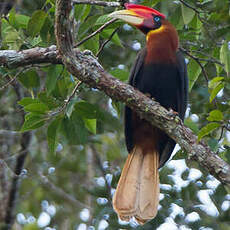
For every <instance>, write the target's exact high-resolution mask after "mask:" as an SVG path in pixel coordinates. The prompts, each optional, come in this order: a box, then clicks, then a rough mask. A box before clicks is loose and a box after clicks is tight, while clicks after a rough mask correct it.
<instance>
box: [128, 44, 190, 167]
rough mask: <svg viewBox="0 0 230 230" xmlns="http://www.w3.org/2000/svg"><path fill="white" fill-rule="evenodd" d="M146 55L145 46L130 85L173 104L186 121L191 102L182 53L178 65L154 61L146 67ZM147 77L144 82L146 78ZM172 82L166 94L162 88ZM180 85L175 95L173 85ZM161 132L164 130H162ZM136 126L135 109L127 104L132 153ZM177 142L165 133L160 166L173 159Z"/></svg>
mask: <svg viewBox="0 0 230 230" xmlns="http://www.w3.org/2000/svg"><path fill="white" fill-rule="evenodd" d="M145 55H146V48H144V49H143V50H142V51H141V52H140V53H139V55H138V56H137V59H136V61H135V63H134V65H133V68H132V70H131V74H130V78H129V84H130V85H132V86H134V87H136V88H138V89H139V90H140V91H142V92H143V93H149V94H150V95H151V96H152V97H154V98H155V99H156V100H157V101H158V102H160V103H161V105H162V106H164V107H166V108H167V109H169V108H171V107H170V106H172V105H173V106H174V107H172V109H173V110H175V111H177V112H178V114H179V116H180V118H181V119H182V120H183V119H184V115H185V111H186V107H187V101H188V78H187V69H186V63H185V59H184V57H183V55H182V54H181V52H179V51H178V52H177V54H176V60H177V64H176V65H175V64H173V65H169V66H165V65H164V64H159V63H158V64H151V65H150V66H147V67H146V66H144V59H145ZM143 79H144V81H143ZM167 84H168V87H169V88H168V89H169V90H168V89H166V90H165V91H164V92H163V93H162V87H163V88H164V87H165V86H167ZM172 84H176V86H177V88H178V87H179V89H177V91H176V94H175V95H174V96H172V95H171V94H172V91H171V92H170V90H172V89H170V86H171V85H172ZM159 132H161V131H160V130H159ZM133 133H134V132H133V127H132V110H131V109H130V108H128V107H127V106H126V107H125V140H126V146H127V150H128V152H131V150H132V148H133V147H134V143H133ZM175 144H176V143H175V141H174V140H172V139H171V138H169V137H168V136H167V135H166V134H163V135H162V137H161V139H160V143H159V152H160V167H162V166H163V165H164V164H165V162H166V161H167V160H168V159H169V158H170V156H171V153H172V151H173V149H174V147H175Z"/></svg>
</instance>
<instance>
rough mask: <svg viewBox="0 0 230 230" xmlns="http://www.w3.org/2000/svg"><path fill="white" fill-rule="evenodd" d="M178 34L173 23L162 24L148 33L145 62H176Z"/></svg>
mask: <svg viewBox="0 0 230 230" xmlns="http://www.w3.org/2000/svg"><path fill="white" fill-rule="evenodd" d="M178 43H179V42H178V35H177V32H176V30H175V28H174V27H173V26H172V25H171V24H169V23H168V24H166V25H162V26H161V27H160V28H159V29H157V30H152V31H150V32H149V33H148V34H147V35H146V46H147V55H146V58H145V63H174V62H175V61H176V51H177V49H178Z"/></svg>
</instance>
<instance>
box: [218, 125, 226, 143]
mask: <svg viewBox="0 0 230 230" xmlns="http://www.w3.org/2000/svg"><path fill="white" fill-rule="evenodd" d="M224 128H225V126H222V128H221V133H220V138H219V140H218V142H219V141H220V140H221V139H222V137H223V134H224Z"/></svg>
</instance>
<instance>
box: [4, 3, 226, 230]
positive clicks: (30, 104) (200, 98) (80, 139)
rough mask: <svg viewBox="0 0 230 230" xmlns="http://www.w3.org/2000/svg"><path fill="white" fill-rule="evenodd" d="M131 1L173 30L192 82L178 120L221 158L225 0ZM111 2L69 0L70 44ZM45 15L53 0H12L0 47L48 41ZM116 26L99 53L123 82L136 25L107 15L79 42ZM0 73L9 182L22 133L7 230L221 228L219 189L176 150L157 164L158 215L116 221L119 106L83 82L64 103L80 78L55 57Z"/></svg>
mask: <svg viewBox="0 0 230 230" xmlns="http://www.w3.org/2000/svg"><path fill="white" fill-rule="evenodd" d="M139 2H140V3H141V4H145V5H148V6H152V7H154V8H156V9H158V10H160V11H161V12H163V13H165V14H166V15H167V16H168V18H169V20H170V21H171V22H172V23H173V24H174V26H175V27H176V28H177V30H178V33H179V36H180V44H181V48H182V50H184V51H185V56H186V58H187V62H188V72H189V81H190V90H191V91H190V96H189V98H190V99H189V109H188V111H187V113H186V114H187V115H186V116H187V118H186V120H185V123H186V125H187V126H189V127H190V128H191V129H192V130H193V131H194V132H195V133H196V134H197V135H198V137H199V138H203V137H204V140H205V141H206V142H207V143H208V144H209V146H210V147H211V148H212V149H213V150H214V151H215V152H217V154H219V156H220V157H222V158H223V159H225V160H226V161H228V162H229V163H230V153H229V152H230V148H229V142H230V132H229V130H230V127H229V118H230V107H229V105H230V102H229V98H230V84H229V82H230V78H229V77H230V74H229V72H230V51H229V46H230V44H229V38H230V17H229V2H228V1H227V0H199V1H198V0H197V1H196V0H191V1H186V2H185V1H182V0H181V1H170V0H162V1H160V0H151V1H139ZM114 10H115V9H114V8H109V7H100V6H90V5H83V4H82V5H75V6H74V8H73V16H72V17H73V18H72V20H73V21H74V25H75V27H74V31H73V33H74V34H75V39H76V43H77V42H79V41H81V40H82V39H83V38H85V37H86V36H87V35H89V34H90V33H92V32H93V31H95V30H96V29H98V28H99V27H100V26H101V25H103V24H104V23H105V22H106V21H108V18H107V17H106V14H108V13H110V12H112V11H114ZM54 14H55V2H54V1H53V0H47V1H43V0H39V1H33V2H32V1H28V0H22V1H18V3H17V4H16V5H15V6H14V7H13V8H12V9H11V10H10V12H9V14H7V15H6V16H2V19H1V50H9V49H14V50H23V49H29V48H32V47H37V46H40V47H47V46H50V45H54V44H55V36H54ZM117 28H118V30H117V32H116V33H115V34H114V36H113V37H112V39H111V41H110V42H109V43H108V44H107V45H106V46H105V47H104V49H103V50H102V52H100V53H99V55H98V58H99V60H100V63H102V65H103V67H104V68H105V69H106V70H107V71H108V72H110V73H111V74H113V75H114V76H115V77H117V78H119V79H120V80H122V81H127V78H128V75H129V69H130V68H131V65H132V63H133V61H134V59H135V56H136V55H137V52H138V50H139V49H140V48H141V47H143V46H144V43H145V38H144V36H143V35H142V34H141V33H140V32H139V31H137V30H136V29H134V28H132V27H130V26H128V25H126V24H124V23H122V22H115V23H113V24H111V25H109V26H108V27H107V28H106V29H105V30H104V31H103V32H101V33H100V34H98V35H96V36H94V37H93V38H91V39H90V40H88V41H87V42H85V43H83V44H82V45H81V46H80V49H82V50H84V49H88V50H91V51H92V52H93V53H94V54H95V55H97V53H98V50H99V48H100V46H101V44H103V42H104V41H105V40H107V39H108V38H109V37H110V35H111V34H112V33H113V32H114V30H115V29H117ZM186 54H187V55H186ZM0 74H1V79H0V84H1V86H2V88H1V90H0V96H1V97H0V100H1V105H2V106H1V108H0V115H1V116H0V127H1V130H0V131H1V132H0V142H1V147H0V148H1V155H0V157H1V159H2V160H3V161H2V162H4V164H1V166H2V167H3V168H4V170H5V172H6V174H5V176H6V178H7V181H8V182H9V183H10V182H11V180H12V178H13V176H14V174H15V172H14V167H15V162H16V161H17V160H18V156H19V155H20V154H21V150H22V140H23V134H22V132H29V135H30V138H28V139H27V144H28V149H29V154H28V155H27V156H26V163H25V165H24V169H23V170H22V171H21V172H20V182H21V185H20V187H19V196H18V200H17V204H16V207H15V213H16V217H17V218H16V221H15V224H14V226H13V227H12V229H32V230H33V229H34V230H35V229H45V230H51V229H78V230H82V229H105V228H107V229H133V228H136V229H146V230H147V229H169V228H170V229H202V230H203V229H223V230H228V229H230V195H229V194H227V189H226V188H225V187H224V185H221V184H220V183H219V182H218V181H217V180H216V179H215V178H213V177H212V176H211V175H208V174H207V172H206V171H205V170H204V169H202V168H200V167H199V165H198V164H197V163H196V162H191V161H189V160H188V159H186V153H185V152H184V151H182V150H179V148H177V150H176V151H177V154H176V155H175V156H174V157H173V160H172V161H171V162H169V163H168V164H167V165H166V166H165V167H163V168H162V169H161V171H160V180H161V197H160V198H161V201H160V210H159V213H158V215H157V217H156V218H155V219H154V220H152V221H151V222H149V223H147V224H146V225H144V226H142V227H141V226H137V225H136V224H135V222H134V221H131V223H129V224H128V223H124V222H121V221H118V219H117V216H116V214H115V213H114V212H113V209H112V206H111V199H112V194H113V192H114V189H115V187H116V184H117V181H118V178H119V176H120V171H121V170H120V167H122V165H123V163H124V160H125V158H126V155H127V152H126V149H125V144H124V135H123V119H122V117H123V106H122V105H121V104H120V103H119V102H117V101H112V100H111V99H110V98H108V97H107V96H106V95H105V94H103V93H102V92H99V91H98V90H95V89H90V88H88V87H87V86H86V85H84V84H81V85H80V86H79V87H78V89H77V93H76V94H75V95H74V96H73V97H72V98H71V100H70V102H69V103H65V100H66V99H67V98H68V97H69V96H70V95H71V93H72V91H73V89H74V87H75V85H76V84H78V83H79V82H78V81H77V79H73V77H72V76H71V75H70V74H69V73H68V72H67V71H66V70H65V68H64V67H63V66H62V65H49V64H46V65H39V64H38V65H33V66H29V67H24V68H17V69H10V68H5V67H0ZM14 77H16V80H15V81H13V82H12V84H10V85H7V82H9V81H10V79H13V78H14ZM176 151H175V152H176ZM184 159H185V160H184ZM3 168H2V170H3ZM0 193H3V191H2V190H0ZM0 197H2V196H0Z"/></svg>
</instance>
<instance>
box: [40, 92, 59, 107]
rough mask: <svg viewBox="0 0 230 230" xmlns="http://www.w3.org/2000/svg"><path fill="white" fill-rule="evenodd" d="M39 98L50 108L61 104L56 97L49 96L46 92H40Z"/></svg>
mask: <svg viewBox="0 0 230 230" xmlns="http://www.w3.org/2000/svg"><path fill="white" fill-rule="evenodd" d="M38 98H39V100H40V101H41V102H43V103H44V104H46V105H47V106H48V107H49V109H50V110H52V109H54V108H57V107H58V106H59V105H60V103H58V102H57V101H56V100H55V98H54V97H51V96H47V94H46V92H41V93H39V94H38Z"/></svg>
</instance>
